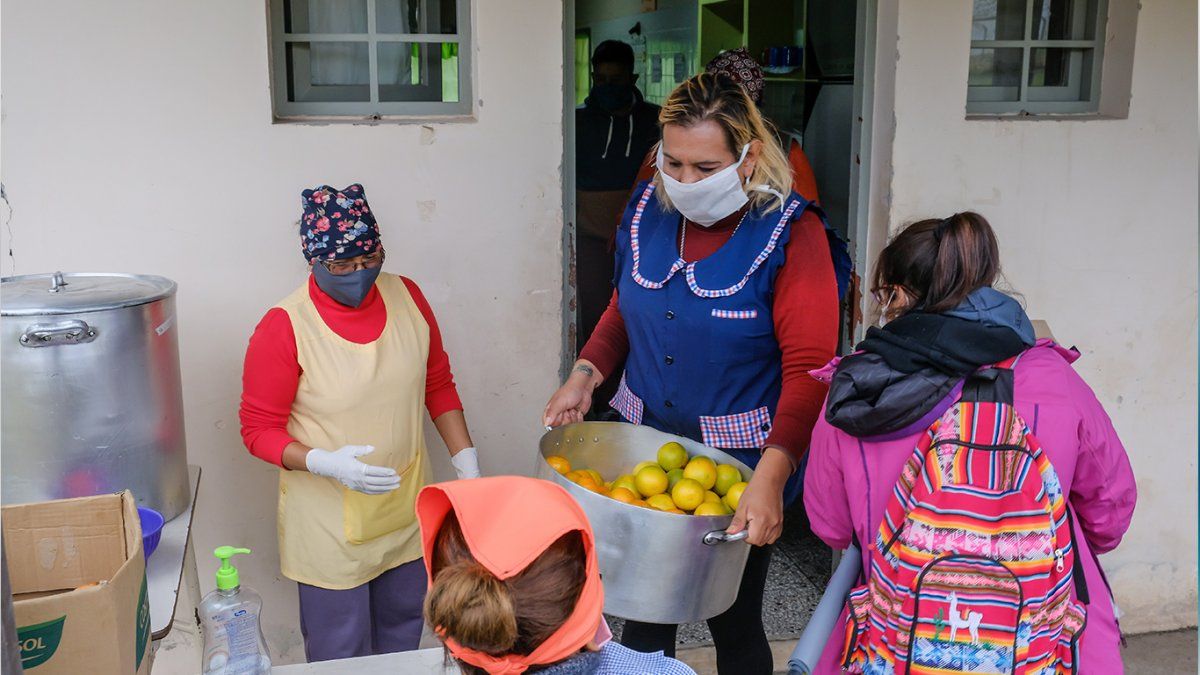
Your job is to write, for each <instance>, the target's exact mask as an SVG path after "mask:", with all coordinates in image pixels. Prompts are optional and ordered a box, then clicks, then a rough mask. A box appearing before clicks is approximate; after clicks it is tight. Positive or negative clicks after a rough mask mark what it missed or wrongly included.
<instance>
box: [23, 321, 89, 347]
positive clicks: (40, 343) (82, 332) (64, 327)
mask: <svg viewBox="0 0 1200 675" xmlns="http://www.w3.org/2000/svg"><path fill="white" fill-rule="evenodd" d="M95 339H96V329H95V328H92V327H91V326H89V325H88V324H87V322H86V321H80V320H78V319H72V320H69V321H60V322H58V323H36V324H33V325H32V326H29V327H27V328H26V329H25V332H24V333H23V334H22V335H21V340H20V342H21V345H22V346H25V347H51V346H54V345H63V344H82V343H85V342H91V341H92V340H95Z"/></svg>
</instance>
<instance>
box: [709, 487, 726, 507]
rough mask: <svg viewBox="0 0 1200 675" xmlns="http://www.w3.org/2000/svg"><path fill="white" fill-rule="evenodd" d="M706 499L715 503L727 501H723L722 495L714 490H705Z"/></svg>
mask: <svg viewBox="0 0 1200 675" xmlns="http://www.w3.org/2000/svg"><path fill="white" fill-rule="evenodd" d="M704 501H705V503H709V502H712V503H714V504H724V503H725V502H723V501H721V495H719V494H717V493H715V492H713V491H712V490H705V491H704Z"/></svg>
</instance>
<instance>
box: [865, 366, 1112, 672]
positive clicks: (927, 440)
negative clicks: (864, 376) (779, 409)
mask: <svg viewBox="0 0 1200 675" xmlns="http://www.w3.org/2000/svg"><path fill="white" fill-rule="evenodd" d="M1017 358H1019V357H1014V358H1012V359H1009V360H1007V361H1005V362H1002V363H999V364H997V365H995V366H992V367H989V368H985V369H983V370H980V371H978V372H977V373H975V374H974V375H972V376H971V377H969V378H968V379H967V380H966V382H965V383H964V385H963V394H962V397H961V399H960V400H959V402H958V403H956V404H955V405H953V406H951V407H950V409H949V410H947V411H946V413H945V414H944V415H942V417H941V418H940V419H939V420H938V421H936V422H934V424H933V426H931V427H930V428H929V430H928V431H927V432H926V433H925V434H924V435H923V436H922V437H921V440H920V441H919V442H918V444H917V448H916V451H915V452H914V453H913V456H912V458H910V459H909V461H908V462H907V463H906V464H905V466H904V470H903V471H902V472H901V474H900V478H899V480H898V481H897V482H896V487H895V490H894V492H893V494H892V498H891V500H890V502H889V504H888V507H887V511H886V513H885V514H884V517H883V522H882V523H881V524H880V526H879V533H878V534H877V535H876V537H875V540H874V541H873V542H871V545H870V550H869V554H870V566H869V569H868V570H867V582H866V583H865V584H864V585H862V586H859V587H857V588H855V589H854V590H853V591H851V593H850V596H849V599H848V601H847V602H848V604H849V613H850V617H851V620H850V621H848V622H847V629H846V645H845V651H844V661H843V664H842V665H843V669H844V670H845V671H847V672H851V673H866V674H868V675H874V674H882V673H887V674H888V675H892V674H896V673H910V674H914V675H915V674H917V673H938V674H944V673H1007V674H1013V675H1025V674H1037V675H1058V674H1060V673H1074V672H1076V669H1077V665H1076V664H1077V663H1078V659H1077V656H1078V654H1077V651H1078V644H1079V638H1080V636H1081V634H1082V632H1083V628H1084V625H1085V623H1086V612H1085V608H1084V605H1085V604H1086V603H1087V602H1088V598H1087V589H1086V585H1085V584H1086V582H1085V581H1084V576H1083V569H1082V567H1080V566H1079V561H1078V560H1077V558H1076V556H1075V551H1076V549H1075V545H1074V534H1073V526H1072V518H1071V513H1070V511H1069V509H1068V504H1067V502H1066V496H1065V495H1063V492H1062V486H1061V484H1060V483H1059V481H1058V476H1057V474H1055V472H1054V467H1052V466H1050V460H1049V459H1048V458H1047V457H1046V455H1045V454H1043V453H1042V450H1041V448H1040V446H1039V444H1038V441H1037V439H1036V438H1035V437H1034V436H1033V434H1032V433H1031V432H1030V430H1029V427H1028V426H1027V425H1026V424H1025V422H1024V421H1023V420H1022V419H1021V417H1020V415H1018V414H1017V412H1016V409H1015V408H1014V407H1013V371H1012V368H1013V366H1014V365H1015V363H1016V360H1017ZM1072 590H1074V591H1075V593H1074V595H1073V594H1072Z"/></svg>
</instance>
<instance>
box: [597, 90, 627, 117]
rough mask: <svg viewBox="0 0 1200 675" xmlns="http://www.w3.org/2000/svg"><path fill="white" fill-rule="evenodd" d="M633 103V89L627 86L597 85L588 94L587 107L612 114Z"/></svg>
mask: <svg viewBox="0 0 1200 675" xmlns="http://www.w3.org/2000/svg"><path fill="white" fill-rule="evenodd" d="M630 103H633V87H632V86H630V85H628V84H597V85H596V86H594V87H592V91H591V92H590V93H589V94H588V105H593V106H595V107H596V108H598V109H600V110H602V111H604V112H606V113H610V114H611V113H614V112H616V111H618V110H621V109H622V108H625V107H626V106H628V105H629V104H630Z"/></svg>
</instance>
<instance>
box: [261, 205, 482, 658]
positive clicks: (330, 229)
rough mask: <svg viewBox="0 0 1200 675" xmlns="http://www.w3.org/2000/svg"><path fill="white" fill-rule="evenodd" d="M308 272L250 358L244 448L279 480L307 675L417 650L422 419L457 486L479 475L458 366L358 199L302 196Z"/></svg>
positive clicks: (424, 467) (286, 564)
mask: <svg viewBox="0 0 1200 675" xmlns="http://www.w3.org/2000/svg"><path fill="white" fill-rule="evenodd" d="M302 203H303V209H304V212H303V216H302V217H301V221H300V243H301V249H302V251H303V253H304V256H305V259H306V260H308V262H309V264H310V265H311V269H312V274H311V275H310V276H309V278H308V279H307V281H305V283H304V284H302V285H301V286H300V287H299V288H298V289H296V291H295V292H293V293H292V294H291V295H289V296H288V297H287V298H285V299H284V300H282V301H281V302H280V303H279V304H277V305H276V306H275V307H273V308H272V309H270V310H269V311H268V312H267V314H266V316H264V317H263V319H262V321H260V322H259V324H258V327H257V328H256V329H255V331H254V334H253V335H252V336H251V338H250V344H249V347H248V348H247V350H246V364H245V371H244V374H243V382H242V386H243V390H242V405H241V411H240V417H241V423H242V439H243V440H244V442H245V444H246V447H247V448H248V449H249V450H250V453H251V454H253V455H254V456H255V457H258V458H259V459H262V460H264V461H267V462H270V463H272V464H275V465H277V466H279V467H280V468H281V469H282V471H280V477H279V509H278V521H279V523H278V524H279V557H280V564H281V567H282V571H283V575H284V576H286V577H287V578H289V579H292V580H294V581H296V582H297V583H298V584H299V590H300V630H301V632H302V633H303V635H304V648H305V653H306V655H307V657H308V660H309V661H324V660H328V659H337V658H348V657H353V656H366V655H370V654H382V653H388V652H397V651H405V650H410V649H416V647H417V644H418V642H419V640H420V636H421V627H422V618H421V605H422V602H423V600H424V595H425V570H424V567H423V563H422V562H421V540H420V532H419V530H418V526H417V521H416V517H415V514H414V511H413V509H414V502H415V500H416V496H417V492H418V491H420V489H421V487H423V486H424V485H425V484H426V483H427V482H429V477H430V469H429V457H428V455H427V453H426V450H425V442H424V436H423V433H422V430H423V426H424V420H423V418H422V408H424V409H427V410H428V411H429V414H430V416H431V417H432V418H433V422H434V425H435V426H436V427H437V430H438V433H439V434H441V437H442V440H443V441H444V442H445V444H446V447H447V448H448V449H449V451H450V454H451V458H450V461H451V464H453V466H454V469H455V471H456V472H457V473H458V477H459V478H476V477H478V476H479V464H478V458H477V454H476V451H475V448H474V447H472V445H473V444H472V442H471V436H470V433H469V432H468V430H467V424H466V418H465V417H464V416H463V411H462V403H461V401H460V400H459V397H458V392H457V389H456V388H455V385H454V378H453V375H452V374H451V372H450V361H449V358H448V357H447V356H446V352H445V350H444V349H443V348H442V339H441V334H440V332H439V331H438V326H437V322H436V321H435V319H434V316H433V312H432V311H431V310H430V308H429V303H428V302H427V301H426V300H425V297H424V296H423V295H422V294H421V291H420V289H419V288H417V285H416V284H415V283H413V281H412V280H410V279H407V278H405V277H401V276H397V275H394V274H388V273H385V272H382V266H383V261H384V255H385V252H384V248H383V245H382V243H381V242H380V240H379V229H378V227H377V225H376V222H375V215H374V213H373V212H372V211H371V208H370V206H369V205H368V204H367V200H366V195H365V193H364V191H363V187H362V186H361V185H359V184H357V183H356V184H354V185H351V186H349V187H347V188H345V189H343V190H336V189H334V188H331V187H329V186H328V185H321V186H319V187H316V188H313V189H311V190H305V191H304V192H303V194H302Z"/></svg>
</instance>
